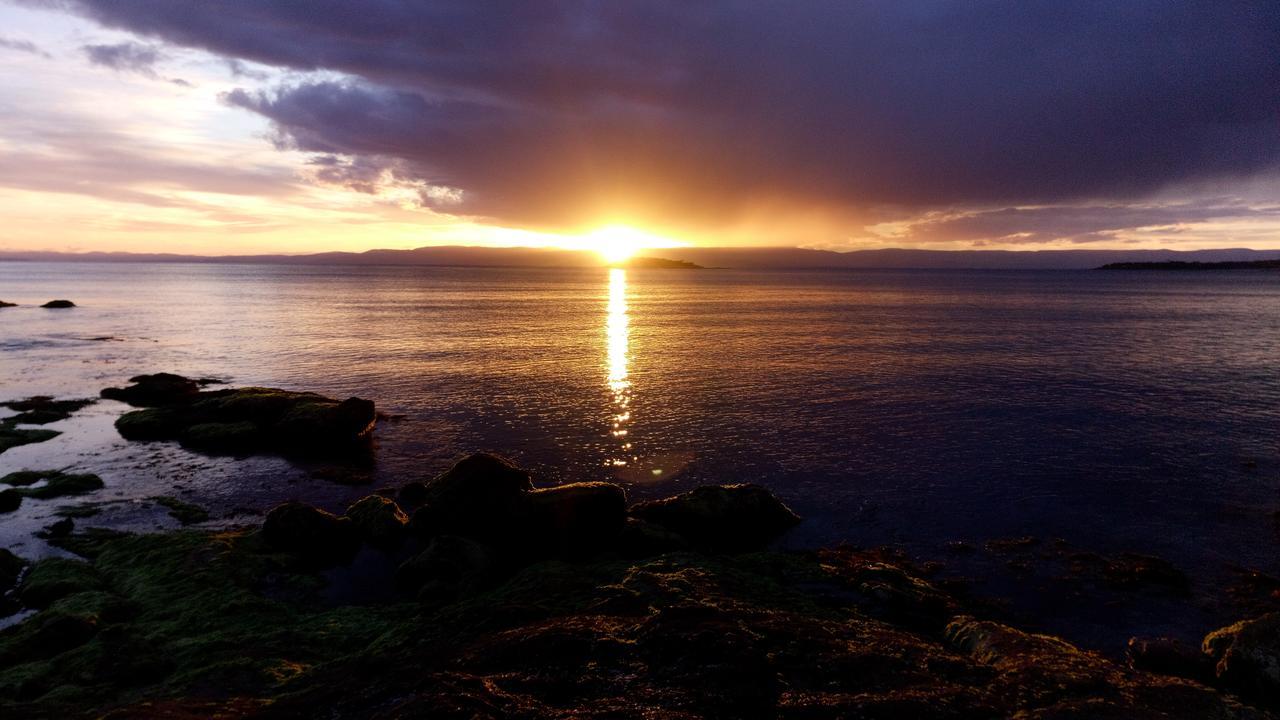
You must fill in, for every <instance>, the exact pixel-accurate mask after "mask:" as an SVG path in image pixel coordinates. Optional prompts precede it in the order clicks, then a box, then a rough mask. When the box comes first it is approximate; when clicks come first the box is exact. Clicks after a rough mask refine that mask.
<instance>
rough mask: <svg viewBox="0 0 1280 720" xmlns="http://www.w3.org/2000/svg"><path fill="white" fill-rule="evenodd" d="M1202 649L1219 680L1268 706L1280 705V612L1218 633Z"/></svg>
mask: <svg viewBox="0 0 1280 720" xmlns="http://www.w3.org/2000/svg"><path fill="white" fill-rule="evenodd" d="M1202 649H1203V650H1204V652H1205V654H1207V655H1208V656H1209V657H1210V658H1211V659H1212V660H1213V662H1214V663H1215V666H1214V674H1215V675H1216V676H1217V679H1218V681H1219V682H1220V683H1221V684H1223V685H1225V686H1227V687H1231V688H1233V689H1236V690H1238V691H1239V692H1241V693H1243V694H1245V695H1247V696H1249V697H1253V698H1258V699H1261V700H1263V701H1265V702H1268V703H1272V704H1275V703H1280V613H1268V614H1266V615H1263V616H1261V617H1258V618H1254V619H1252V620H1242V621H1240V622H1238V623H1236V624H1234V625H1229V626H1227V627H1224V628H1221V629H1218V630H1215V631H1213V632H1211V633H1209V634H1208V635H1206V636H1205V638H1204V643H1203V644H1202Z"/></svg>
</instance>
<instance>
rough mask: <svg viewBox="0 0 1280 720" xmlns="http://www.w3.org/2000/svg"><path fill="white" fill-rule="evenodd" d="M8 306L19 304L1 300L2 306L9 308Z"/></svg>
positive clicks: (0, 305)
mask: <svg viewBox="0 0 1280 720" xmlns="http://www.w3.org/2000/svg"><path fill="white" fill-rule="evenodd" d="M7 307H18V304H17V303H11V302H5V301H3V300H0V308H7Z"/></svg>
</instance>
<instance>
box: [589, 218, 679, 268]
mask: <svg viewBox="0 0 1280 720" xmlns="http://www.w3.org/2000/svg"><path fill="white" fill-rule="evenodd" d="M586 241H587V246H588V247H589V248H590V249H592V250H595V251H596V252H598V253H600V256H601V257H603V258H604V259H605V261H606V262H610V263H620V262H623V261H624V260H627V259H628V258H630V257H631V256H632V255H635V254H636V252H637V251H639V250H643V249H645V248H649V247H655V245H657V246H660V245H661V244H662V241H661V239H660V238H656V237H653V236H652V235H649V234H648V233H644V232H641V231H639V230H636V229H635V228H630V227H627V226H625V225H609V226H606V227H602V228H600V229H598V230H594V231H592V232H591V233H590V234H588V235H587V237H586Z"/></svg>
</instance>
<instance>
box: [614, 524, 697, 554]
mask: <svg viewBox="0 0 1280 720" xmlns="http://www.w3.org/2000/svg"><path fill="white" fill-rule="evenodd" d="M614 549H616V550H617V552H618V554H620V555H622V556H623V557H625V558H631V559H639V558H647V557H653V556H654V555H662V554H664V553H669V552H680V551H681V550H688V549H689V543H688V542H687V541H686V540H685V539H684V538H683V537H681V536H680V535H678V534H676V533H675V532H672V531H671V530H668V529H667V528H665V527H663V526H661V525H658V524H655V523H651V522H648V521H646V520H641V519H640V518H634V517H629V518H627V520H626V522H625V523H623V525H622V530H621V531H620V532H619V533H618V537H617V538H615V540H614Z"/></svg>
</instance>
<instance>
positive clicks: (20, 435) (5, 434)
mask: <svg viewBox="0 0 1280 720" xmlns="http://www.w3.org/2000/svg"><path fill="white" fill-rule="evenodd" d="M12 420H13V419H12V418H5V419H3V420H0V453H3V452H4V451H6V450H9V449H10V448H15V447H18V446H19V445H30V444H32V443H39V442H44V441H46V440H52V439H53V438H56V437H58V435H60V434H61V433H59V432H58V431H57V430H32V429H27V428H18V427H14V425H15V424H16V423H14V422H12Z"/></svg>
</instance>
